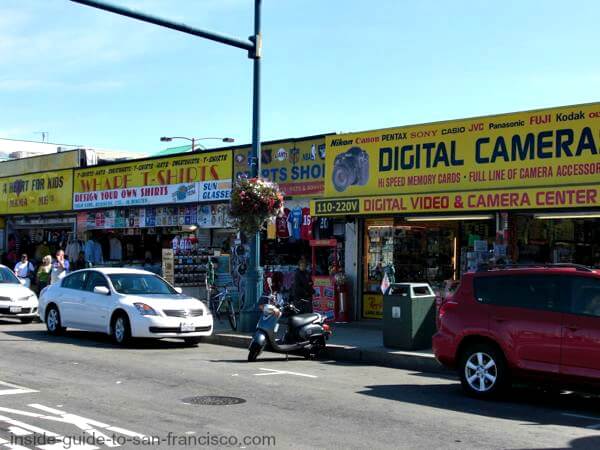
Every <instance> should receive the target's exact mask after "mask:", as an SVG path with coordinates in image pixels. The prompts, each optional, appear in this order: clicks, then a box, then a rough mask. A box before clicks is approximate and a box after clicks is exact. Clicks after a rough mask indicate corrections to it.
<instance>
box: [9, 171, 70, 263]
mask: <svg viewBox="0 0 600 450" xmlns="http://www.w3.org/2000/svg"><path fill="white" fill-rule="evenodd" d="M72 183H73V175H72V170H70V169H68V170H55V171H47V172H39V173H33V174H23V175H20V176H12V177H5V178H0V216H3V219H2V223H3V226H2V232H1V233H0V234H1V236H0V238H1V239H2V245H0V247H2V248H3V258H2V260H3V263H4V264H7V265H9V266H13V265H14V264H15V263H16V261H18V259H19V257H20V255H21V254H23V253H27V254H28V256H29V258H30V260H31V261H33V262H34V263H36V264H39V262H40V261H41V259H42V258H43V257H44V256H46V255H54V254H55V253H56V251H57V250H59V249H61V248H65V246H66V245H67V243H68V242H70V241H71V240H73V239H74V238H75V234H74V232H75V214H74V213H73V212H72V211H71V209H72V208H71V192H72V191H71V189H72Z"/></svg>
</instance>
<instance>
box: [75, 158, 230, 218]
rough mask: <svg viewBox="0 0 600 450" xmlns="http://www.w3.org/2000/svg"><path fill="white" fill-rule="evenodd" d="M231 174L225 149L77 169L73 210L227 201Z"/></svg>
mask: <svg viewBox="0 0 600 450" xmlns="http://www.w3.org/2000/svg"><path fill="white" fill-rule="evenodd" d="M232 169H233V167H232V152H231V151H230V150H226V151H215V152H205V153H194V154H189V155H184V156H175V157H168V158H159V159H145V160H136V161H131V162H127V163H121V164H111V165H106V166H97V167H91V168H86V169H78V170H76V171H75V182H74V188H73V191H74V192H73V209H77V210H80V209H93V208H107V207H115V206H136V205H137V206H140V205H153V204H172V203H188V202H208V201H219V200H222V201H229V198H230V197H231V176H232Z"/></svg>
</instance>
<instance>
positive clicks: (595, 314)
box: [433, 265, 600, 397]
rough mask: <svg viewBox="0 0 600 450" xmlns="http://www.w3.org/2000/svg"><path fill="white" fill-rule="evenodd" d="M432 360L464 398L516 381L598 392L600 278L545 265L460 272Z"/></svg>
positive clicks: (484, 394)
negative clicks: (456, 380) (448, 371)
mask: <svg viewBox="0 0 600 450" xmlns="http://www.w3.org/2000/svg"><path fill="white" fill-rule="evenodd" d="M433 350H434V352H435V356H436V358H437V359H438V360H439V361H440V362H441V363H442V364H444V365H446V366H448V367H451V368H456V369H457V370H458V373H459V375H460V379H461V383H462V386H463V388H464V389H465V390H466V391H467V393H469V394H471V395H474V396H477V397H489V396H492V395H494V394H497V393H498V392H500V391H501V390H502V388H504V387H506V386H508V385H509V383H510V381H511V380H512V379H515V378H530V379H531V378H533V379H537V380H539V381H542V382H544V383H546V382H548V381H549V382H552V383H557V384H560V385H566V386H570V385H576V386H581V385H587V386H590V385H593V387H599V386H600V272H599V271H595V270H592V269H589V268H587V267H584V266H575V265H573V266H570V265H569V266H567V265H550V266H530V267H526V268H525V267H516V266H515V267H514V268H509V267H505V268H501V269H488V270H484V271H480V272H476V273H468V274H465V275H464V276H463V278H462V280H461V283H460V286H459V288H458V289H457V290H456V292H455V293H454V295H452V296H451V297H450V298H448V299H446V301H445V302H444V303H443V305H442V306H441V307H440V311H439V329H438V332H437V333H436V334H435V336H434V337H433Z"/></svg>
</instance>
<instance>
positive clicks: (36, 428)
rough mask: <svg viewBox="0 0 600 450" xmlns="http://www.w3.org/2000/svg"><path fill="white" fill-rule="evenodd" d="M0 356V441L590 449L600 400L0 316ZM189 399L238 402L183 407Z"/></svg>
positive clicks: (599, 429) (599, 423)
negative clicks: (467, 393) (118, 339)
mask: <svg viewBox="0 0 600 450" xmlns="http://www.w3.org/2000/svg"><path fill="white" fill-rule="evenodd" d="M0 360H1V365H0V449H5V448H15V449H19V448H22V447H24V448H31V449H33V448H42V449H43V450H58V449H63V448H72V449H86V450H90V449H92V448H110V446H120V447H119V448H140V449H141V448H165V449H167V448H187V449H197V448H204V447H203V444H204V443H205V442H206V441H208V443H209V444H211V443H212V444H213V445H207V446H206V447H213V448H216V447H221V448H223V447H226V445H214V444H216V443H218V442H221V443H223V442H224V441H214V439H224V438H226V439H228V442H231V443H232V444H235V445H234V447H238V448H239V447H242V448H269V447H268V445H264V446H261V445H257V444H259V443H260V442H264V443H265V444H268V443H269V441H271V444H272V445H271V447H274V448H294V449H301V448H315V449H316V448H319V449H321V448H344V449H346V448H402V449H404V448H406V449H437V448H439V449H453V448H456V449H470V448H478V449H495V448H502V449H538V448H539V449H541V448H551V449H572V448H575V449H584V448H585V449H587V448H590V449H597V448H600V402H599V401H598V398H595V397H586V396H583V395H579V394H552V395H551V394H546V393H541V392H536V391H534V390H531V389H518V390H515V391H513V392H512V393H511V394H510V395H509V396H508V397H507V398H506V399H504V400H503V401H496V402H483V401H476V400H472V399H469V398H466V397H464V396H463V395H462V393H461V390H460V387H459V385H458V383H457V381H456V380H455V379H454V378H451V377H448V378H440V377H439V376H438V375H433V374H425V373H415V372H410V371H403V370H398V369H390V368H384V367H371V366H362V365H356V364H341V363H335V362H332V361H307V360H304V359H301V358H295V357H294V358H290V360H289V361H285V358H281V357H280V356H279V355H275V354H266V355H263V356H261V357H260V359H259V361H258V362H256V363H253V364H249V363H247V362H246V351H245V350H243V349H237V348H230V347H220V346H215V345H208V344H200V345H199V346H198V347H186V346H185V345H183V344H181V343H178V342H176V341H172V342H166V341H150V342H140V343H136V344H135V345H134V346H133V347H132V348H127V349H121V348H117V347H115V346H113V345H112V344H111V343H110V340H109V339H108V338H107V337H104V336H102V335H98V334H90V333H83V332H68V333H67V334H66V335H65V336H64V337H60V338H54V337H49V336H47V335H46V333H45V331H44V327H43V325H41V324H32V325H25V326H24V325H20V324H17V323H11V322H9V321H4V322H3V321H0ZM197 396H211V397H212V396H223V397H234V398H236V399H242V400H243V403H237V404H231V405H223V404H218V405H194V404H191V403H192V402H190V400H189V399H188V398H189V397H197ZM184 399H187V400H186V401H185V402H184ZM208 400H214V399H210V398H209V399H208ZM61 436H62V439H63V441H62V442H61V441H59V440H58V437H61ZM85 436H87V438H86V439H85V440H83V441H82V438H83V437H85ZM248 437H250V438H252V439H254V442H252V441H249V442H244V441H243V440H244V439H245V438H248ZM92 438H94V439H93V440H92ZM19 439H20V440H19ZM27 439H29V441H28V440H27ZM34 439H37V442H33V441H34ZM109 439H113V440H112V441H110V440H109ZM273 439H274V444H273V441H272V440H273ZM152 440H153V441H152ZM11 443H12V445H13V446H12V447H11ZM16 444H22V447H18V446H15V445H16ZM35 444H37V445H38V446H39V447H36V445H35ZM152 444H153V445H152ZM244 444H245V445H244Z"/></svg>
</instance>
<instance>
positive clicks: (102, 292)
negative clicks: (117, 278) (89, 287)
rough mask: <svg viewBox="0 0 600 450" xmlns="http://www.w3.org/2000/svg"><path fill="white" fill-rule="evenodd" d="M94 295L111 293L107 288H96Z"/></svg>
mask: <svg viewBox="0 0 600 450" xmlns="http://www.w3.org/2000/svg"><path fill="white" fill-rule="evenodd" d="M94 294H100V295H110V291H109V290H108V288H107V287H106V286H96V287H94Z"/></svg>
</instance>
